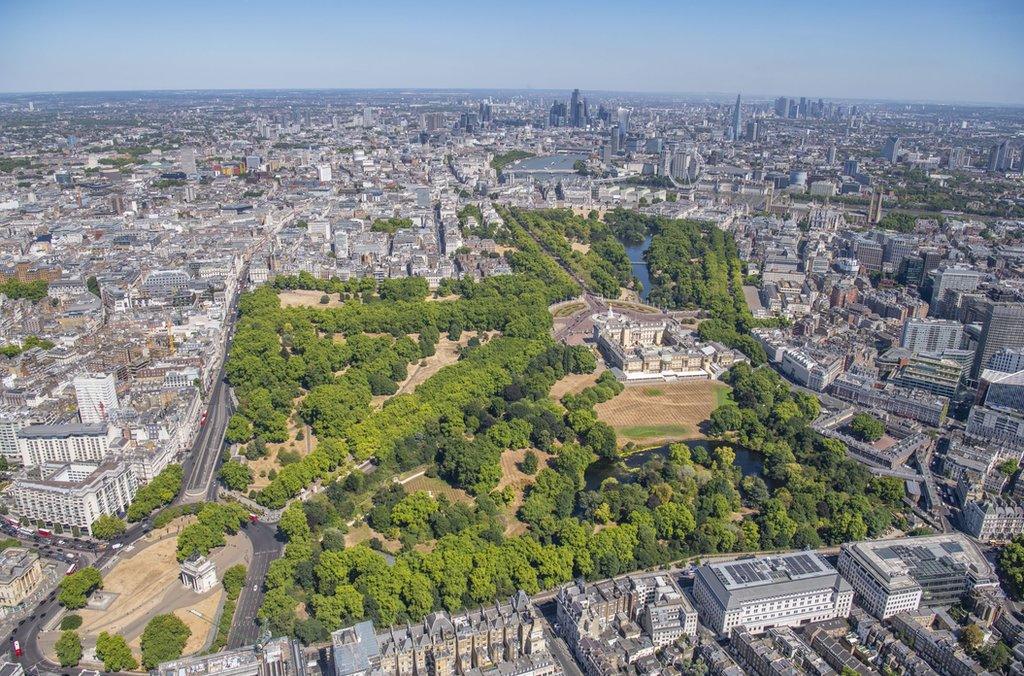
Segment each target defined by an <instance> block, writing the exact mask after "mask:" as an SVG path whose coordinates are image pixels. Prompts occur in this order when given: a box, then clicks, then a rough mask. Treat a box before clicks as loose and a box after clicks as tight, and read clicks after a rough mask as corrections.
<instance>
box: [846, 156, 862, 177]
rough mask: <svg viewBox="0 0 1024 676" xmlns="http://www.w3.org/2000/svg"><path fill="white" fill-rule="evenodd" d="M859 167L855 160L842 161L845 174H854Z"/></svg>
mask: <svg viewBox="0 0 1024 676" xmlns="http://www.w3.org/2000/svg"><path fill="white" fill-rule="evenodd" d="M859 169H860V164H859V163H858V162H857V160H854V159H849V160H846V161H845V162H843V173H844V174H845V175H847V176H856V175H857V173H858V170H859Z"/></svg>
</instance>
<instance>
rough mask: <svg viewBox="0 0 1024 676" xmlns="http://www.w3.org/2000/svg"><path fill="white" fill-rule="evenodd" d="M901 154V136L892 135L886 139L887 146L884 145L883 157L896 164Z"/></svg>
mask: <svg viewBox="0 0 1024 676" xmlns="http://www.w3.org/2000/svg"><path fill="white" fill-rule="evenodd" d="M899 155H900V137H899V136H890V137H889V138H888V139H886V141H885V146H883V147H882V157H883V158H885V159H886V160H888V161H889V163H890V164H896V160H897V159H898V158H899Z"/></svg>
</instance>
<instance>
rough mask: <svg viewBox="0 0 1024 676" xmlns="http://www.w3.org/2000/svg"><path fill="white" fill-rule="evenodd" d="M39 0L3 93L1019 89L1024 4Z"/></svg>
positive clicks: (12, 10) (24, 9)
mask: <svg viewBox="0 0 1024 676" xmlns="http://www.w3.org/2000/svg"><path fill="white" fill-rule="evenodd" d="M44 4H45V5H46V6H42V7H41V6H40V5H33V6H31V7H30V6H27V5H26V6H17V5H11V4H7V5H4V6H3V7H0V26H2V28H0V37H3V40H2V41H0V59H2V60H3V62H4V63H5V66H6V67H5V69H3V71H2V72H0V91H3V92H9V93H36V92H64V91H144V90H197V89H198V90H221V89H228V90H235V89H363V88H381V89H404V88H416V89H453V88H454V89H463V88H465V89H469V90H475V89H508V90H523V89H536V90H548V89H572V88H574V87H579V88H580V89H581V90H588V91H595V90H598V91H620V92H637V93H641V92H645V93H646V92H650V93H701V92H709V93H712V92H713V93H716V94H717V93H722V94H725V93H728V92H742V93H743V95H744V99H748V98H749V97H759V96H765V97H767V96H770V95H773V94H776V95H777V94H782V93H785V94H789V95H793V94H800V95H803V94H806V95H808V96H815V97H817V96H822V97H830V98H846V99H863V100H882V101H906V102H936V103H939V102H943V103H988V104H1001V105H1021V104H1024V95H1022V94H1021V93H1020V92H1024V47H1022V46H1021V45H1020V42H1019V40H1016V39H1015V36H1014V34H1013V30H1012V28H1013V26H1019V25H1021V21H1020V19H1024V9H1022V8H1021V7H1020V6H1018V5H1016V4H1014V3H1009V2H1001V1H995V2H990V3H987V7H986V10H987V11H977V8H976V7H970V8H962V7H958V6H953V5H947V6H940V7H938V8H936V7H934V5H933V4H929V5H927V6H926V5H924V4H923V3H918V2H912V3H905V4H904V5H902V6H900V7H891V6H887V5H884V4H882V3H877V2H867V3H863V4H862V5H861V6H860V7H858V9H857V12H855V13H849V12H843V11H842V10H839V9H832V8H828V7H817V6H814V7H813V9H814V10H815V11H813V12H810V11H808V10H810V9H812V6H811V5H809V4H808V3H805V2H793V3H788V4H787V6H786V7H783V8H782V9H781V10H780V9H779V8H777V7H773V8H761V7H759V6H757V5H755V4H754V3H747V2H741V3H739V4H738V5H737V6H736V7H735V9H736V12H735V13H734V14H733V15H731V16H730V17H728V20H725V19H722V18H721V17H720V16H718V15H716V14H715V13H714V11H713V8H703V7H676V6H673V5H669V4H666V3H663V2H646V3H641V4H638V5H636V6H631V7H630V8H629V14H628V16H629V17H630V18H632V19H633V21H634V22H635V25H636V26H637V27H638V28H637V30H635V31H632V32H630V33H627V34H622V35H616V34H612V33H608V34H607V35H608V39H607V44H604V43H602V42H601V41H600V40H597V39H596V38H595V36H597V35H601V34H602V33H600V32H599V30H603V28H602V27H607V26H609V25H615V22H616V21H619V20H621V18H623V17H621V16H620V14H621V12H619V10H618V8H615V7H612V6H610V5H603V4H600V3H598V4H594V3H592V4H589V5H586V6H581V7H575V6H560V7H556V8H549V7H545V8H543V13H542V14H539V13H538V12H539V11H540V9H541V7H540V6H539V5H536V4H534V3H525V4H521V5H517V6H516V7H515V8H507V7H502V8H500V9H489V8H483V9H478V10H474V11H472V12H468V11H462V9H468V8H462V7H461V4H460V3H445V4H444V6H443V7H439V6H437V5H432V6H431V7H429V8H426V7H421V6H417V5H413V4H409V3H405V2H399V3H394V4H393V6H391V7H390V8H389V10H390V11H381V10H379V9H376V8H375V9H365V8H351V9H346V10H344V11H342V10H340V9H339V8H337V7H333V6H330V5H328V4H324V3H305V4H304V5H303V7H301V8H299V9H296V8H295V7H293V6H289V7H277V6H274V5H272V4H269V3H265V2H262V1H258V2H251V3H246V4H245V5H244V8H245V11H244V12H243V11H241V9H240V6H239V5H237V4H232V3H225V5H223V6H221V5H218V6H216V7H207V6H202V5H197V4H190V3H186V4H184V5H180V4H179V5H175V6H173V7H156V6H153V7H145V8H143V9H141V10H140V9H139V8H137V7H133V6H131V5H128V4H126V3H123V2H116V1H115V2H107V3H102V4H100V5H98V6H95V9H94V5H90V7H89V9H88V10H85V8H84V7H77V6H75V5H73V4H70V3H64V2H59V1H58V2H51V3H44ZM46 10H49V11H46ZM382 38H383V39H382ZM56 45H59V47H55V46H56ZM723 45H727V47H725V48H724V47H723ZM939 46H941V49H939V48H938V47H939ZM588 52H590V53H592V54H593V57H592V58H578V56H577V55H585V54H587V53H588ZM569 55H572V58H569Z"/></svg>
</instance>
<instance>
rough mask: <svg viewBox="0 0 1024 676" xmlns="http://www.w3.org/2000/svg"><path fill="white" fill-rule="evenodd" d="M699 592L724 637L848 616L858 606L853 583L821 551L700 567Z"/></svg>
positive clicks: (703, 609)
mask: <svg viewBox="0 0 1024 676" xmlns="http://www.w3.org/2000/svg"><path fill="white" fill-rule="evenodd" d="M693 595H694V598H696V600H697V605H698V607H699V609H700V613H701V620H702V621H703V622H704V624H706V625H707V626H709V627H711V628H712V629H713V630H714V631H715V632H717V633H718V635H719V636H728V635H729V634H730V633H731V632H732V630H733V629H735V628H737V627H742V628H744V629H746V630H748V631H750V632H753V633H758V632H763V631H766V630H768V629H771V628H772V627H798V626H801V625H804V624H808V623H810V622H820V621H822V620H830V619H833V618H837V617H846V616H848V615H849V614H850V608H851V606H852V604H853V588H852V587H851V586H850V583H849V582H847V581H846V580H845V579H844V578H843V577H842V576H841V575H839V573H838V572H836V569H835V568H833V567H832V566H831V565H829V564H828V562H827V561H825V559H823V558H822V557H821V556H820V555H819V554H817V553H815V552H797V553H793V554H782V555H779V556H765V557H759V558H753V559H740V560H736V561H729V562H725V563H712V564H706V565H702V566H698V567H697V573H696V577H695V578H694V584H693Z"/></svg>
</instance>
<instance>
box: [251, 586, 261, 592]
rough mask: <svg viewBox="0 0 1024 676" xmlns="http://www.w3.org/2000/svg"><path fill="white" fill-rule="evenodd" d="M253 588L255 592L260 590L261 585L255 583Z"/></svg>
mask: <svg viewBox="0 0 1024 676" xmlns="http://www.w3.org/2000/svg"><path fill="white" fill-rule="evenodd" d="M252 590H253V591H254V592H258V591H259V590H260V586H259V585H258V584H254V585H253V586H252Z"/></svg>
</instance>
